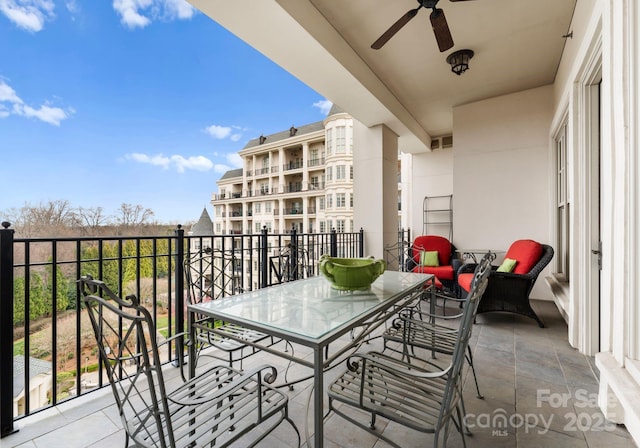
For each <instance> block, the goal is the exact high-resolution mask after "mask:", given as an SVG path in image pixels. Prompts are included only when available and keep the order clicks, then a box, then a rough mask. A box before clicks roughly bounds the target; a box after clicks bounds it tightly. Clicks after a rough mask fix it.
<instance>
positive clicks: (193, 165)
mask: <svg viewBox="0 0 640 448" xmlns="http://www.w3.org/2000/svg"><path fill="white" fill-rule="evenodd" d="M125 158H126V159H128V160H133V161H134V162H138V163H147V164H149V165H154V166H159V167H161V168H163V169H165V170H168V169H169V168H175V170H176V171H177V172H179V173H184V172H185V171H186V170H194V171H210V170H211V169H214V164H213V162H212V161H211V160H209V159H207V158H206V157H204V156H191V157H183V156H181V155H172V156H165V155H163V154H156V155H153V156H149V155H147V154H142V153H132V154H126V155H125Z"/></svg>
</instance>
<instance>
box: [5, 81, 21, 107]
mask: <svg viewBox="0 0 640 448" xmlns="http://www.w3.org/2000/svg"><path fill="white" fill-rule="evenodd" d="M0 101H7V102H9V103H17V104H22V100H21V99H20V97H19V96H18V95H17V94H16V91H15V90H13V88H12V87H11V86H10V85H9V84H7V83H5V82H4V81H2V80H0Z"/></svg>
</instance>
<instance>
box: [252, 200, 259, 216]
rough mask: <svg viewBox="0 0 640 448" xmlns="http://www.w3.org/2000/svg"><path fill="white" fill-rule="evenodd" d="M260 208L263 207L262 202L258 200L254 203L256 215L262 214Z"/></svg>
mask: <svg viewBox="0 0 640 448" xmlns="http://www.w3.org/2000/svg"><path fill="white" fill-rule="evenodd" d="M260 208H261V205H260V202H256V203H255V204H254V205H253V211H254V212H255V214H256V215H259V214H260Z"/></svg>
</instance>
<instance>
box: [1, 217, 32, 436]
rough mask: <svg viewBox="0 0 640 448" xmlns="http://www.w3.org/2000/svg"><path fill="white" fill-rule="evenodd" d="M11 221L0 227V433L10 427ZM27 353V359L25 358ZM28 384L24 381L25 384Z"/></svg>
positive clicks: (11, 340)
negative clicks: (0, 366)
mask: <svg viewBox="0 0 640 448" xmlns="http://www.w3.org/2000/svg"><path fill="white" fill-rule="evenodd" d="M10 226H11V223H9V222H6V221H5V222H3V223H2V229H0V365H2V368H1V369H0V437H5V436H8V435H9V434H11V433H13V432H15V430H14V428H13V235H14V230H13V229H10V228H9V227H10ZM28 359H29V358H28V356H27V361H26V362H29V361H28ZM27 387H28V385H27Z"/></svg>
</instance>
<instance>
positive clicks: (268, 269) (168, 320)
mask: <svg viewBox="0 0 640 448" xmlns="http://www.w3.org/2000/svg"><path fill="white" fill-rule="evenodd" d="M3 227H4V228H3V229H0V365H2V366H3V367H2V369H0V429H1V433H0V436H6V435H8V434H10V433H11V432H13V431H14V421H15V420H18V419H20V418H23V417H25V416H28V415H31V414H33V413H35V412H38V411H41V410H43V409H46V408H49V407H51V406H55V405H57V404H59V403H61V402H64V401H67V400H70V399H73V398H75V397H77V396H80V395H83V394H86V393H88V392H90V391H92V390H95V389H96V388H100V387H103V386H105V385H107V384H108V379H107V377H106V375H105V374H104V372H103V368H102V366H101V364H100V362H99V360H98V356H97V349H96V346H95V340H94V339H93V333H92V330H91V327H90V324H89V323H88V321H87V320H86V313H84V312H82V304H81V300H80V294H79V290H78V287H77V284H76V280H77V279H78V278H79V277H80V276H83V275H87V274H89V275H92V276H93V277H94V278H98V279H101V280H103V281H105V283H107V285H108V286H109V287H110V288H111V289H112V290H113V291H115V292H117V293H118V295H121V296H124V295H128V294H136V295H137V296H138V297H139V298H140V300H141V302H142V303H144V304H146V305H147V306H148V307H149V309H150V311H151V313H152V316H153V319H154V322H155V324H156V331H157V332H158V334H160V335H162V336H163V337H170V336H172V335H174V334H176V333H180V332H182V331H184V329H185V317H186V316H185V311H186V305H185V291H184V260H185V257H186V255H187V254H188V253H191V252H194V251H199V250H202V249H203V248H207V247H208V248H211V249H212V253H213V254H214V256H219V257H220V259H219V260H217V261H216V263H214V265H215V266H217V268H216V269H217V270H216V273H215V276H214V275H210V277H209V278H212V279H214V283H216V285H217V286H216V287H218V288H219V291H218V293H217V295H216V296H215V297H219V296H224V295H228V294H235V293H237V292H240V291H250V290H253V289H256V288H263V287H266V286H270V285H273V284H276V283H281V282H285V281H292V280H298V279H302V278H307V277H309V276H314V275H318V274H319V268H318V262H319V259H320V257H321V256H322V255H324V254H329V255H331V256H341V257H362V256H364V255H363V254H364V231H363V230H360V232H356V233H338V232H336V231H335V230H333V231H332V232H330V233H318V234H313V233H308V234H298V233H297V232H296V230H295V229H292V230H291V232H290V233H286V234H270V233H268V231H267V228H266V227H265V228H263V229H262V232H260V233H257V234H233V235H215V236H197V237H195V236H186V235H185V231H184V229H182V228H181V226H178V227H177V229H176V230H175V231H174V233H173V234H169V235H165V236H139V237H125V236H120V237H115V236H114V237H68V238H67V237H64V238H15V233H14V230H13V229H10V228H9V227H10V224H9V223H3ZM215 254H217V255H215ZM201 275H204V273H201ZM229 285H232V287H229ZM214 286H215V285H214ZM181 353H182V352H181V347H176V346H173V347H170V348H169V350H168V351H167V352H166V353H164V354H163V361H165V362H170V361H173V360H175V359H176V357H177V356H180V355H181ZM34 378H40V379H42V378H44V379H45V380H44V381H42V384H44V386H43V387H45V388H46V389H47V390H48V391H49V393H48V394H43V393H41V392H38V391H37V390H36V389H34V390H33V391H32V390H31V383H32V381H30V380H33V379H34ZM46 378H50V386H48V385H47V381H46ZM14 384H16V385H18V384H22V385H24V388H23V390H21V391H19V393H18V395H17V396H15V395H14V389H15V388H14ZM41 390H42V389H40V391H41ZM14 400H16V402H18V403H19V405H18V411H17V413H15V415H14Z"/></svg>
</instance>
